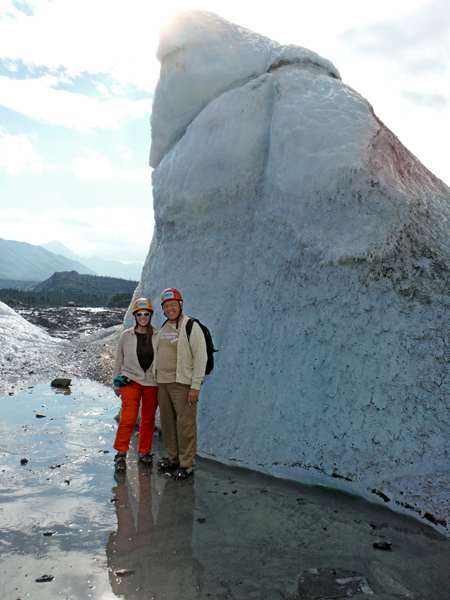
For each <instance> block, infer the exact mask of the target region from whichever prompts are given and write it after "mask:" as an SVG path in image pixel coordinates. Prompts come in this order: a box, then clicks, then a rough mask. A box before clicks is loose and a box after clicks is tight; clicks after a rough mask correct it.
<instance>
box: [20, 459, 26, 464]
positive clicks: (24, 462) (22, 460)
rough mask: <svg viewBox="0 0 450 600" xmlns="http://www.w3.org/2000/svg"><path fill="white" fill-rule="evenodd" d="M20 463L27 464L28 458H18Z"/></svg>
mask: <svg viewBox="0 0 450 600" xmlns="http://www.w3.org/2000/svg"><path fill="white" fill-rule="evenodd" d="M20 464H21V465H27V464H28V458H21V459H20Z"/></svg>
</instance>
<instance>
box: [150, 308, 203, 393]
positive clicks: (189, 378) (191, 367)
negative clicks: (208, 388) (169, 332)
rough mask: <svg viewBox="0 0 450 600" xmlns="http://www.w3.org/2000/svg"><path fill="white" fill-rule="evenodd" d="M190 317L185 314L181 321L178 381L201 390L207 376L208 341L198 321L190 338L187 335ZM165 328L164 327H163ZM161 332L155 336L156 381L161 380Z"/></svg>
mask: <svg viewBox="0 0 450 600" xmlns="http://www.w3.org/2000/svg"><path fill="white" fill-rule="evenodd" d="M188 320H189V318H188V317H186V315H183V316H182V318H181V319H180V323H179V328H180V329H179V336H180V337H179V339H178V343H177V344H176V346H177V369H176V379H175V381H176V382H177V383H184V384H187V385H189V386H190V387H191V388H192V389H193V390H199V389H200V386H201V385H202V381H203V379H204V377H205V368H206V361H207V360H208V354H207V352H206V342H205V336H204V335H203V331H202V330H201V329H200V326H199V324H198V323H194V324H193V326H192V332H191V337H190V340H189V341H188V338H187V335H186V323H187V322H188ZM162 329H164V327H163V328H162ZM159 334H160V332H159V333H158V334H157V335H156V336H155V338H153V339H154V340H155V342H154V344H153V347H154V348H155V359H154V360H153V373H154V375H155V378H156V381H160V379H159V373H158V369H157V363H158V354H159V337H160V335H159Z"/></svg>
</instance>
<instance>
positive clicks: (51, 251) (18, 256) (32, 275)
mask: <svg viewBox="0 0 450 600" xmlns="http://www.w3.org/2000/svg"><path fill="white" fill-rule="evenodd" d="M60 271H77V272H78V273H80V274H85V275H102V276H107V277H118V278H121V279H130V280H133V281H137V280H139V279H140V277H141V271H142V265H141V263H131V264H124V263H121V262H116V261H108V260H103V259H101V258H97V257H93V258H83V257H81V256H78V255H76V254H74V253H73V252H72V251H71V250H69V249H68V248H66V247H65V246H64V245H63V244H61V242H58V241H53V242H49V243H48V244H42V245H41V246H35V245H34V244H28V243H27V242H17V241H14V240H5V239H2V238H0V281H1V282H2V287H11V286H10V285H9V283H6V281H7V280H8V281H9V282H11V281H15V282H21V281H32V282H36V283H37V282H41V281H45V280H46V279H48V278H49V277H51V276H52V275H53V273H55V272H60ZM12 287H17V286H16V285H14V286H12Z"/></svg>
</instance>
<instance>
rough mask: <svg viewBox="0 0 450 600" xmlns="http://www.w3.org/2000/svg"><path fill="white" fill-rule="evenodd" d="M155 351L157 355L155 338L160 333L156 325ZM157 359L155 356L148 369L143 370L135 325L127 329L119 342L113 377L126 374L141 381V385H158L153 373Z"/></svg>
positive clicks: (138, 381) (154, 335)
mask: <svg viewBox="0 0 450 600" xmlns="http://www.w3.org/2000/svg"><path fill="white" fill-rule="evenodd" d="M151 327H152V329H153V337H152V344H153V351H154V352H155V357H156V350H155V348H156V345H155V338H156V335H157V333H158V330H157V329H156V327H153V325H151ZM154 364H155V359H154V358H153V364H152V365H151V366H150V368H149V369H148V370H147V371H143V370H142V367H141V365H140V364H139V360H138V357H137V336H136V333H135V331H134V327H131V328H130V329H125V331H124V332H123V333H122V335H121V336H120V339H119V343H118V344H117V352H116V361H115V363H114V370H113V379H115V378H116V377H118V376H119V375H125V376H126V377H129V378H130V379H131V380H132V381H135V382H136V383H140V384H141V385H158V384H157V383H156V380H155V377H154V375H153V366H154Z"/></svg>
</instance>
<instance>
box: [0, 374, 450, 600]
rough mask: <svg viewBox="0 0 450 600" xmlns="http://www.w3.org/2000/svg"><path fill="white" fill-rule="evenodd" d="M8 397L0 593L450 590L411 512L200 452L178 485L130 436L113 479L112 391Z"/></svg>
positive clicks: (387, 599)
mask: <svg viewBox="0 0 450 600" xmlns="http://www.w3.org/2000/svg"><path fill="white" fill-rule="evenodd" d="M12 393H13V395H12V396H9V395H8V396H6V397H4V398H3V399H1V400H0V411H1V412H0V423H1V425H0V435H1V438H0V460H1V467H0V489H1V492H0V527H1V537H0V549H1V553H0V598H1V599H2V600H9V599H11V600H17V599H18V598H22V599H25V598H30V599H33V600H40V599H45V600H52V599H53V598H55V599H56V598H63V599H70V600H85V599H88V598H93V599H98V600H109V599H113V598H117V597H121V598H126V599H140V600H141V599H142V600H144V599H145V600H150V599H152V598H154V599H158V600H159V599H173V600H190V599H202V600H207V599H220V600H233V599H236V600H237V599H249V598H253V599H257V600H269V599H270V600H272V599H275V600H277V599H280V600H281V599H283V600H313V599H316V600H318V599H320V598H322V599H329V598H342V597H346V598H349V597H352V596H355V597H357V598H361V599H362V598H365V597H367V598H373V599H374V600H394V599H406V598H408V599H416V600H418V599H421V600H448V598H450V569H449V564H450V543H449V541H448V540H447V539H446V538H445V537H443V536H442V535H441V534H439V533H438V532H437V531H435V530H434V529H433V528H431V527H429V526H427V525H424V524H422V523H420V522H418V521H416V520H415V519H413V518H410V517H407V516H403V515H399V514H396V513H394V512H392V511H390V510H389V509H387V508H385V507H384V506H381V505H378V504H371V503H369V502H366V501H364V500H362V499H359V498H357V497H354V496H351V495H347V494H343V493H340V492H336V491H331V490H327V489H325V488H321V487H314V486H305V485H301V484H298V483H294V482H289V481H283V480H277V479H274V478H273V477H268V476H264V475H262V474H259V473H255V472H252V471H248V470H245V469H239V468H233V467H227V466H225V465H221V464H218V463H215V462H213V461H209V460H205V459H201V458H199V459H198V460H197V470H196V473H195V475H194V477H192V478H191V479H188V480H186V481H176V480H174V479H173V478H171V477H170V476H167V475H163V474H161V473H159V472H157V471H156V470H155V469H153V468H151V467H138V464H137V460H136V458H137V455H136V449H135V446H136V441H137V438H136V436H134V437H133V448H132V449H131V450H130V451H129V455H128V471H127V474H126V475H123V476H120V477H117V476H116V477H114V473H113V467H112V462H113V456H114V451H113V450H112V443H113V440H114V434H115V429H116V422H115V420H114V417H115V415H116V413H117V409H118V404H117V399H116V397H115V396H114V394H113V393H112V392H111V391H110V389H108V388H106V387H105V386H103V385H101V384H99V383H95V382H92V381H88V380H85V379H74V381H73V383H72V386H71V389H70V393H67V394H64V393H61V392H60V390H57V389H54V388H51V387H50V384H49V381H46V382H45V383H42V384H39V385H35V386H34V387H30V388H27V389H23V390H21V391H19V392H18V393H16V392H15V391H13V392H12ZM154 452H155V455H156V456H161V455H162V454H163V448H162V445H161V441H160V439H159V438H155V440H154ZM21 461H22V462H23V463H24V464H21ZM26 461H27V462H26ZM375 545H376V546H378V547H375ZM383 548H384V549H383Z"/></svg>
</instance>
